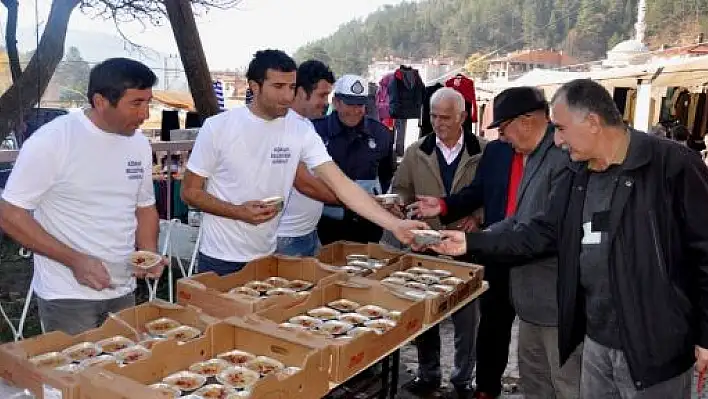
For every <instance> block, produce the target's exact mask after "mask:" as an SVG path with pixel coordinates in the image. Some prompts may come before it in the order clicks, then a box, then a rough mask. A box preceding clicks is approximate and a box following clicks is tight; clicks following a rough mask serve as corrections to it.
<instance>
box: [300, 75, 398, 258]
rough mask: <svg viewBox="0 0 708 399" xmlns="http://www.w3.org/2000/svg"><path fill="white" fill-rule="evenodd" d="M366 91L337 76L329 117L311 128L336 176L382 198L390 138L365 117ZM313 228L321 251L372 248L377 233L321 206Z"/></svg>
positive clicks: (358, 81) (362, 84) (347, 213)
mask: <svg viewBox="0 0 708 399" xmlns="http://www.w3.org/2000/svg"><path fill="white" fill-rule="evenodd" d="M368 90H369V85H368V83H367V82H366V80H364V78H362V77H360V76H356V75H344V76H342V77H341V78H339V79H338V80H337V81H336V82H335V84H334V101H333V104H334V108H335V112H333V113H332V114H330V115H328V116H326V117H324V118H321V119H315V120H313V121H312V123H313V124H314V126H315V130H317V133H318V134H319V135H320V136H321V137H322V141H323V142H324V144H325V146H326V147H327V151H328V152H329V155H330V156H331V157H332V160H333V161H334V162H335V163H336V164H337V166H339V168H340V169H341V170H342V172H344V174H346V175H347V177H349V178H350V179H352V180H354V181H355V182H357V183H358V184H359V185H360V186H361V187H362V188H364V189H365V190H366V191H368V192H369V193H371V194H382V193H385V192H386V191H387V190H388V186H389V184H390V183H391V179H392V178H393V162H394V157H393V138H392V136H391V132H390V131H389V130H388V129H387V128H386V127H385V126H384V125H382V124H381V123H380V122H379V121H377V120H376V119H372V118H369V117H368V116H366V103H367V101H368ZM317 228H318V234H319V237H320V240H321V241H322V244H325V245H326V244H329V243H332V242H333V241H338V240H348V241H355V242H362V243H367V242H378V241H379V240H380V239H381V235H382V233H383V230H382V229H381V228H380V227H379V226H377V225H375V224H373V223H371V222H369V221H368V220H366V219H364V218H361V217H359V215H357V214H356V213H354V212H352V211H351V210H349V209H348V208H343V207H339V206H325V208H324V212H323V214H322V218H321V219H320V222H319V224H318V227H317Z"/></svg>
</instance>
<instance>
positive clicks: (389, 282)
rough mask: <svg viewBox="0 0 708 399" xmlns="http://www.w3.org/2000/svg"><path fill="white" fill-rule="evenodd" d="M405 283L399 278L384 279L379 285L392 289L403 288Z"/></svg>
mask: <svg viewBox="0 0 708 399" xmlns="http://www.w3.org/2000/svg"><path fill="white" fill-rule="evenodd" d="M406 283H407V281H406V280H404V279H402V278H400V277H386V278H385V279H383V280H381V284H384V285H388V286H394V287H400V286H404V285H406Z"/></svg>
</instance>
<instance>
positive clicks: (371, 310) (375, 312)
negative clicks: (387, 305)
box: [356, 305, 388, 318]
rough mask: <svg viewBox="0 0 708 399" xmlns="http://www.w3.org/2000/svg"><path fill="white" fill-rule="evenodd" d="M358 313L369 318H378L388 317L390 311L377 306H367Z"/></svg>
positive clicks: (358, 310)
mask: <svg viewBox="0 0 708 399" xmlns="http://www.w3.org/2000/svg"><path fill="white" fill-rule="evenodd" d="M356 312H357V313H359V314H361V315H364V316H367V317H371V318H377V317H384V316H386V314H387V313H388V310H386V309H384V308H382V307H380V306H376V305H366V306H362V307H360V308H359V309H357V310H356Z"/></svg>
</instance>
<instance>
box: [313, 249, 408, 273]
mask: <svg viewBox="0 0 708 399" xmlns="http://www.w3.org/2000/svg"><path fill="white" fill-rule="evenodd" d="M402 255H403V252H401V251H399V250H397V249H394V248H391V247H388V246H385V245H381V244H374V243H369V244H360V243H355V242H349V241H336V242H333V243H331V244H328V245H325V246H323V247H322V248H321V249H320V251H319V253H318V254H317V259H318V260H319V261H320V262H322V263H323V264H325V265H326V266H325V267H326V268H327V269H328V270H331V271H335V272H345V273H347V274H349V275H352V276H360V277H368V276H369V275H370V274H371V273H372V272H374V271H376V270H379V269H381V268H382V267H383V266H386V265H389V264H391V263H394V262H395V261H396V260H398V258H400V257H401V256H402Z"/></svg>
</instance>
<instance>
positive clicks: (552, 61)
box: [492, 50, 578, 66]
mask: <svg viewBox="0 0 708 399" xmlns="http://www.w3.org/2000/svg"><path fill="white" fill-rule="evenodd" d="M492 61H502V62H523V63H527V64H544V65H557V66H568V65H575V64H577V63H578V60H577V59H575V58H573V57H571V56H569V55H566V54H563V52H562V51H554V50H522V51H517V52H514V53H510V54H507V55H506V56H505V57H500V58H496V59H494V60H492Z"/></svg>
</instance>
